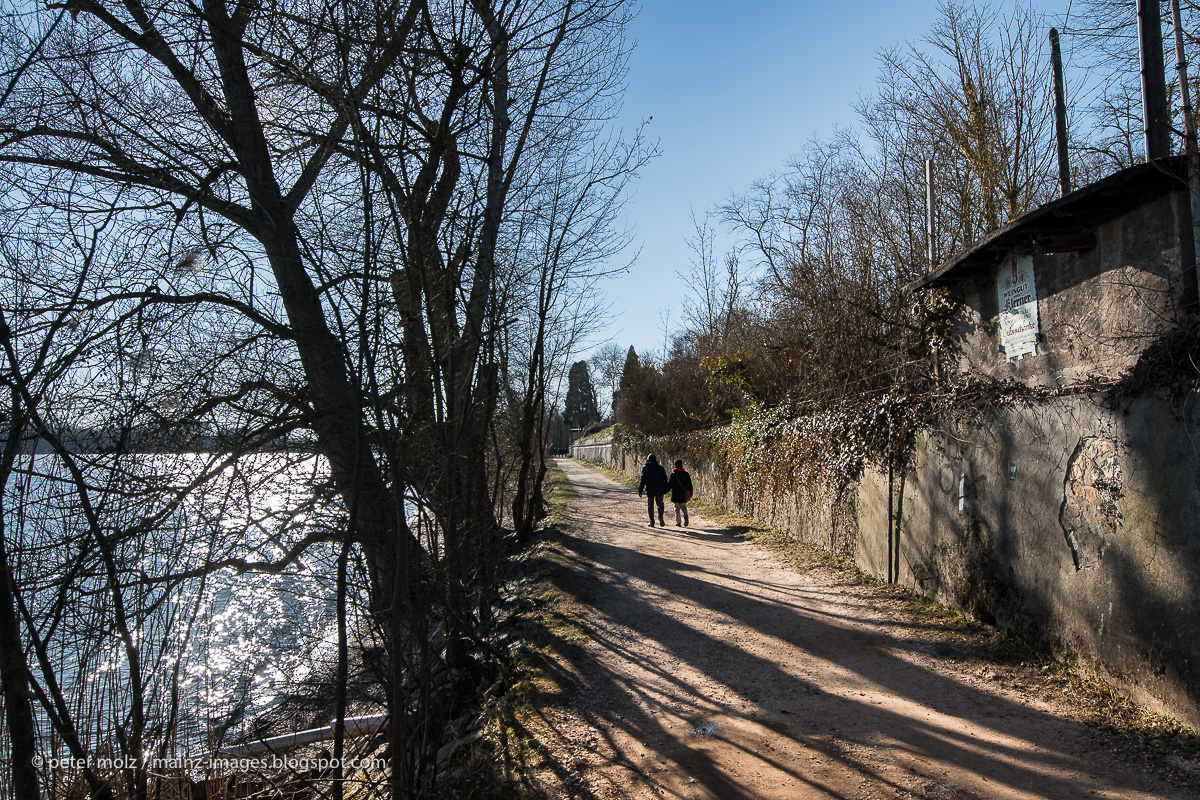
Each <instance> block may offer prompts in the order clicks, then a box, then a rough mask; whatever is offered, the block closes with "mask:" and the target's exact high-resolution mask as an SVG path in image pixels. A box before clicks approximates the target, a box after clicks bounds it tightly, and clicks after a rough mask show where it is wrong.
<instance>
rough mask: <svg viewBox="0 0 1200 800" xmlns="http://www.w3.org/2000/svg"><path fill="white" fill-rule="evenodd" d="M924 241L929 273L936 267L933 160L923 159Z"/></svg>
mask: <svg viewBox="0 0 1200 800" xmlns="http://www.w3.org/2000/svg"><path fill="white" fill-rule="evenodd" d="M925 240H926V242H927V243H928V244H927V246H926V250H925V255H926V257H927V258H928V260H929V271H930V272H932V271H933V270H934V269H936V268H937V265H938V252H937V225H936V219H935V217H934V198H933V159H932V158H927V159H925Z"/></svg>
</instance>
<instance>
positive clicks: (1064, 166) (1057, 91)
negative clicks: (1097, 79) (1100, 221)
mask: <svg viewBox="0 0 1200 800" xmlns="http://www.w3.org/2000/svg"><path fill="white" fill-rule="evenodd" d="M1050 63H1051V65H1052V66H1053V68H1054V132H1055V134H1056V136H1057V138H1058V188H1059V195H1060V196H1062V195H1068V194H1070V193H1071V162H1070V160H1069V159H1068V157H1067V100H1066V91H1065V90H1064V89H1063V66H1062V50H1061V49H1060V48H1059V46H1058V30H1056V29H1055V28H1051V29H1050Z"/></svg>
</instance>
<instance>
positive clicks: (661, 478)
mask: <svg viewBox="0 0 1200 800" xmlns="http://www.w3.org/2000/svg"><path fill="white" fill-rule="evenodd" d="M643 489H644V490H645V491H646V493H647V494H648V495H650V496H651V497H658V496H660V495H664V494H666V493H667V471H666V470H665V469H663V465H662V464H658V463H655V462H653V461H647V462H646V463H645V464H643V465H642V482H641V483H639V484H638V494H641V493H642V490H643Z"/></svg>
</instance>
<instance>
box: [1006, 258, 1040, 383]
mask: <svg viewBox="0 0 1200 800" xmlns="http://www.w3.org/2000/svg"><path fill="white" fill-rule="evenodd" d="M996 297H997V298H998V299H999V301H1000V351H1001V352H1002V353H1004V358H1005V360H1006V361H1012V360H1013V359H1014V358H1021V357H1023V356H1025V355H1026V354H1032V355H1037V342H1038V308H1037V284H1036V283H1034V278H1033V258H1032V257H1031V256H1018V255H1016V254H1015V253H1014V254H1012V255H1010V256H1009V257H1008V258H1007V259H1005V260H1004V261H1003V262H1001V264H1000V269H999V270H998V271H997V273H996Z"/></svg>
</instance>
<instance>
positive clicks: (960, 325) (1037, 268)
mask: <svg viewBox="0 0 1200 800" xmlns="http://www.w3.org/2000/svg"><path fill="white" fill-rule="evenodd" d="M1095 235H1096V246H1095V247H1094V248H1092V249H1090V250H1086V251H1084V252H1079V253H1053V254H1034V255H1033V265H1034V272H1035V274H1036V283H1037V293H1038V316H1039V323H1040V330H1041V344H1040V345H1039V347H1038V355H1037V356H1025V357H1024V358H1021V359H1018V360H1014V361H1012V362H1007V361H1006V360H1005V357H1004V355H1003V353H1001V351H1000V339H999V331H998V316H999V308H998V301H997V296H996V294H997V293H996V270H997V269H1001V270H1002V269H1006V262H1004V261H1002V263H1001V264H999V265H998V266H997V267H996V268H995V269H991V270H984V271H983V272H981V273H978V274H976V275H974V276H973V277H971V278H967V279H964V280H962V281H960V282H959V283H956V284H954V285H953V286H951V292H952V294H953V295H954V297H955V299H956V300H958V301H959V302H961V304H962V305H961V306H960V309H959V313H958V315H957V318H956V320H955V337H956V339H957V340H958V343H959V359H958V371H959V372H962V373H966V372H970V373H973V374H976V375H987V376H990V377H993V378H996V379H998V380H1008V379H1012V380H1017V381H1020V382H1022V383H1026V384H1028V385H1036V386H1056V387H1057V386H1064V385H1070V384H1076V383H1080V382H1086V381H1088V380H1091V379H1094V378H1101V379H1107V378H1115V377H1117V376H1119V375H1120V373H1121V372H1123V371H1124V370H1126V369H1128V368H1129V367H1130V366H1132V365H1133V363H1134V362H1136V361H1137V359H1138V356H1140V355H1141V353H1142V351H1143V350H1144V349H1145V348H1146V346H1147V345H1149V344H1150V343H1151V342H1152V341H1153V340H1154V339H1155V338H1156V337H1158V336H1159V335H1160V334H1161V333H1162V332H1163V331H1164V330H1166V329H1167V328H1168V327H1170V326H1172V325H1174V324H1175V323H1177V322H1178V321H1179V319H1180V318H1181V317H1182V315H1183V309H1185V308H1188V309H1190V308H1193V307H1194V303H1195V301H1194V298H1195V296H1196V278H1195V272H1194V269H1193V267H1192V265H1193V263H1194V262H1193V260H1192V242H1191V216H1190V212H1189V210H1188V198H1187V194H1186V193H1185V192H1175V193H1173V194H1171V195H1168V196H1166V197H1163V198H1160V199H1158V200H1155V201H1153V202H1150V203H1147V204H1145V205H1143V206H1141V207H1139V208H1137V209H1135V210H1134V211H1131V212H1130V213H1128V214H1124V215H1122V216H1119V217H1117V218H1115V219H1113V220H1110V221H1108V222H1105V223H1103V224H1102V225H1099V226H1098V227H1097V228H1096V230H1095Z"/></svg>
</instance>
